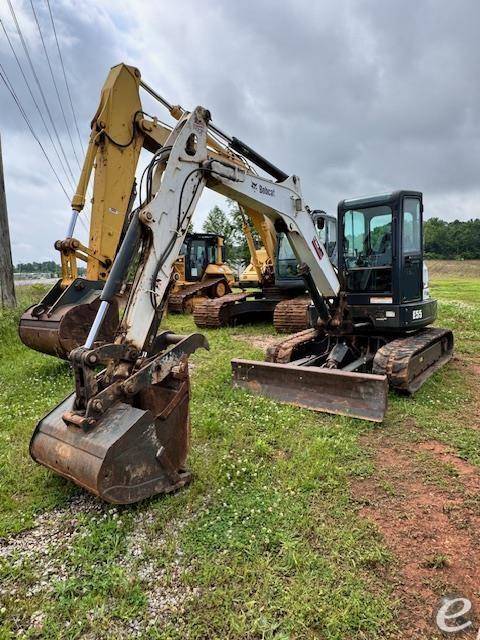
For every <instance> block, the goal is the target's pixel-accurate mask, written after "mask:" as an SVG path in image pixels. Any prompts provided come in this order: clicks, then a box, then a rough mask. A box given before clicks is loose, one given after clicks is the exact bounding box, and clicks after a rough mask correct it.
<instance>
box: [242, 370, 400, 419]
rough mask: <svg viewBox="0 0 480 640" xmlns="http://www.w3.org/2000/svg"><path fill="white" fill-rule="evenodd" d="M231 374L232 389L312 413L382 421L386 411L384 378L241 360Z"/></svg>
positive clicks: (381, 376) (385, 380)
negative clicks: (242, 390) (317, 412)
mask: <svg viewBox="0 0 480 640" xmlns="http://www.w3.org/2000/svg"><path fill="white" fill-rule="evenodd" d="M232 372H233V386H234V387H236V388H242V389H247V390H248V391H250V392H251V393H254V394H256V395H263V396H266V397H268V398H273V399H274V400H278V401H280V402H285V403H287V404H293V405H297V406H299V407H305V408H306V409H313V411H321V412H325V413H335V414H339V415H344V416H350V417H352V418H363V419H364V420H371V421H373V422H382V420H383V418H384V416H385V412H386V410H387V394H388V382H387V377H386V376H385V375H373V374H369V373H351V372H344V371H338V370H335V369H324V368H321V367H305V366H298V365H294V364H277V363H273V362H257V361H255V360H241V359H234V360H232Z"/></svg>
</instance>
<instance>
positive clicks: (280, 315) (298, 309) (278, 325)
mask: <svg viewBox="0 0 480 640" xmlns="http://www.w3.org/2000/svg"><path fill="white" fill-rule="evenodd" d="M311 304H312V301H311V299H310V298H309V297H307V296H299V297H298V298H290V299H289V300H282V301H281V302H279V303H278V304H277V306H276V307H275V311H274V313H273V326H274V327H275V330H276V331H278V333H296V332H297V331H303V330H304V329H308V327H309V318H308V308H309V306H310V305H311Z"/></svg>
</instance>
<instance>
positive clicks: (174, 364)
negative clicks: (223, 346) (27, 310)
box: [30, 331, 208, 504]
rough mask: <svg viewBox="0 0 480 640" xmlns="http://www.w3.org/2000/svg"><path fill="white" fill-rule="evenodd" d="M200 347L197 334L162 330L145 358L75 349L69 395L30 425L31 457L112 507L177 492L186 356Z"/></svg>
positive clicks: (113, 349) (124, 347) (122, 348)
mask: <svg viewBox="0 0 480 640" xmlns="http://www.w3.org/2000/svg"><path fill="white" fill-rule="evenodd" d="M201 347H203V348H205V349H208V342H207V340H206V339H205V338H204V336H202V335H201V334H198V333H194V334H191V335H189V336H181V335H175V334H173V333H170V332H167V331H165V332H163V333H160V334H159V335H158V336H157V337H156V338H155V340H154V343H153V345H152V347H151V349H150V351H149V353H148V354H147V355H142V354H140V353H139V352H138V351H137V350H136V349H133V348H132V347H130V346H129V345H128V344H104V345H102V346H99V347H96V348H92V349H87V348H85V347H80V348H78V349H76V350H75V351H73V352H72V354H71V361H72V364H73V367H74V371H75V386H76V392H75V393H74V394H71V395H70V396H68V397H67V398H66V399H65V400H64V401H63V402H62V403H61V404H60V405H58V406H57V407H56V408H55V409H54V410H53V411H52V412H51V413H49V414H48V415H47V416H45V417H44V418H43V419H42V420H41V421H40V422H39V423H38V425H37V427H36V429H35V431H34V434H33V436H32V439H31V442H30V454H31V456H32V458H33V459H34V460H35V461H36V462H38V463H40V464H42V465H44V466H46V467H48V468H50V469H52V470H53V471H55V472H56V473H58V474H60V475H62V476H64V477H66V478H68V479H70V480H73V481H74V482H75V483H76V484H78V485H80V486H81V487H84V488H85V489H87V490H88V491H90V492H92V493H94V494H95V495H97V496H99V497H100V498H102V499H103V500H106V501H107V502H112V503H118V504H128V503H132V502H137V501H139V500H142V499H144V498H147V497H149V496H152V495H155V494H159V493H168V492H171V491H174V490H176V489H178V488H180V487H182V486H184V485H185V484H187V483H188V482H189V480H190V478H191V474H190V473H189V472H188V471H187V470H186V459H187V454H188V449H189V431H190V424H189V373H188V357H189V355H190V354H192V353H194V352H195V351H196V349H198V348H201ZM100 366H104V367H106V368H105V369H103V370H102V371H101V372H100V373H97V370H98V367H100Z"/></svg>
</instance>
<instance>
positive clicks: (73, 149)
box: [30, 0, 82, 171]
mask: <svg viewBox="0 0 480 640" xmlns="http://www.w3.org/2000/svg"><path fill="white" fill-rule="evenodd" d="M30 6H31V8H32V12H33V17H34V18H35V22H36V24H37V29H38V34H39V36H40V40H41V42H42V47H43V52H44V53H45V58H46V59H47V64H48V68H49V70H50V76H51V78H52V83H53V86H54V88H55V93H56V94H57V99H58V104H59V105H60V111H61V112H62V116H63V121H64V123H65V129H66V131H67V134H68V137H69V139H70V144H71V145H72V151H73V155H74V156H75V160H76V161H77V165H78V168H79V170H80V171H81V170H82V168H81V166H80V162H79V160H78V157H77V152H76V151H75V146H74V144H73V139H72V134H71V133H70V128H69V126H68V123H67V116H66V115H65V110H64V108H63V103H62V100H61V98H60V92H59V90H58V86H57V81H56V80H55V75H54V73H53V69H52V64H51V62H50V56H49V55H48V51H47V47H46V44H45V40H44V38H43V33H42V29H41V27H40V22H39V20H38V16H37V12H36V11H35V7H34V5H33V1H32V0H30Z"/></svg>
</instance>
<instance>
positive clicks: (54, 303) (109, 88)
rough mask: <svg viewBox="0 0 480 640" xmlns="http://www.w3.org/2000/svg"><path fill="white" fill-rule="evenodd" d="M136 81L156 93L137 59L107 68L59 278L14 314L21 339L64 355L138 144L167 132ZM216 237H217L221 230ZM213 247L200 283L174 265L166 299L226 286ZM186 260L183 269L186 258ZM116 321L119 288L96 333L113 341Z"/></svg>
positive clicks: (177, 112) (95, 303)
mask: <svg viewBox="0 0 480 640" xmlns="http://www.w3.org/2000/svg"><path fill="white" fill-rule="evenodd" d="M140 87H142V88H143V89H144V90H145V91H147V92H148V93H150V94H153V96H154V97H156V96H157V94H156V93H155V92H154V91H153V89H152V88H151V87H149V86H148V85H147V84H145V83H144V82H143V81H142V79H141V75H140V72H139V70H138V69H136V68H135V67H131V66H127V65H125V64H119V65H117V66H115V67H113V68H112V69H111V70H110V73H109V74H108V77H107V79H106V81H105V84H104V86H103V88H102V92H101V96H100V103H99V106H98V108H97V111H96V113H95V115H94V117H93V119H92V122H91V135H90V140H89V144H88V149H87V153H86V156H85V160H84V164H83V167H82V171H81V174H80V178H79V182H78V185H77V190H76V193H75V195H74V196H73V199H72V217H71V221H70V224H69V227H68V231H67V238H66V239H65V240H58V241H57V242H56V243H55V248H56V249H57V250H58V251H59V252H60V256H61V266H62V278H61V280H59V281H58V282H57V283H56V284H55V285H54V286H53V288H52V289H51V290H50V291H48V293H47V294H46V295H45V297H44V298H43V299H42V300H41V301H40V303H38V304H35V305H33V306H32V307H30V308H29V309H27V310H26V311H25V313H24V314H23V315H22V317H21V319H20V324H19V335H20V338H21V340H22V342H23V343H24V344H25V345H26V346H27V347H30V348H32V349H35V350H37V351H40V352H43V353H47V354H49V355H54V356H58V357H60V358H64V359H67V358H68V355H69V353H70V351H71V350H72V349H74V348H75V347H77V346H80V345H82V344H84V342H85V339H86V337H87V333H88V327H89V326H90V325H91V323H92V322H93V319H94V318H95V314H96V312H97V310H98V307H99V305H100V293H101V290H102V288H103V286H104V283H105V280H106V278H107V276H108V274H109V272H110V269H111V266H112V264H113V260H114V258H115V255H116V252H117V249H118V246H119V243H120V241H121V238H122V236H123V234H124V233H125V230H126V226H127V221H128V217H129V214H130V213H131V210H132V207H133V203H134V200H135V197H136V183H135V172H136V169H137V165H138V161H139V157H140V152H141V150H142V149H145V150H147V151H149V152H151V153H154V152H156V151H157V150H158V149H159V148H161V146H162V145H163V144H164V143H165V141H166V139H167V138H168V136H169V135H170V134H171V127H169V126H167V125H164V124H162V123H160V122H159V121H158V119H157V118H156V117H153V116H149V115H148V114H146V113H145V112H144V111H143V110H142V103H141V100H140ZM168 111H169V113H170V115H171V116H172V117H173V118H175V119H176V120H178V118H180V117H181V115H182V113H183V110H182V109H181V108H180V107H179V106H173V105H169V107H168ZM208 144H209V147H210V149H211V152H212V153H215V149H217V148H218V144H217V143H216V142H215V141H214V140H213V139H212V138H211V137H209V143H208ZM222 153H225V152H224V151H222ZM230 155H231V156H232V153H230ZM92 173H93V175H94V179H93V198H92V207H91V217H90V229H89V244H88V246H85V245H83V244H82V243H81V242H80V241H79V240H77V239H76V238H74V237H73V234H74V230H75V226H76V222H77V219H78V216H79V215H80V212H81V211H82V210H83V208H84V206H85V202H86V194H87V189H88V186H89V183H90V179H91V177H92ZM147 188H148V185H147ZM140 196H142V194H141V193H140ZM218 244H221V239H220V238H219V239H218ZM210 245H211V241H209V242H208V243H205V250H206V251H208V250H209V246H210ZM218 255H219V254H218V253H217V255H216V256H215V259H213V260H212V261H211V263H210V265H208V266H207V268H206V269H205V271H206V272H207V273H206V274H205V275H206V277H205V278H204V282H203V283H200V282H198V278H195V277H193V278H192V281H191V282H185V281H181V279H180V273H179V277H178V278H177V284H176V287H174V289H173V291H172V293H174V294H175V295H176V298H175V299H174V300H172V304H171V309H173V308H174V307H175V306H177V307H178V306H179V303H178V298H179V296H178V294H179V291H180V289H182V292H183V294H182V296H181V297H182V298H183V299H184V300H185V305H186V306H188V305H189V304H191V302H189V301H188V300H187V299H190V298H191V297H192V291H191V290H190V291H185V289H186V288H187V287H188V285H192V286H193V288H195V293H196V295H197V296H198V295H200V294H203V295H204V296H208V297H215V296H216V295H222V293H224V292H227V291H229V290H230V282H231V281H232V279H233V277H232V276H231V272H230V270H229V269H228V267H227V265H225V264H220V263H219V261H218ZM78 260H81V261H83V262H85V263H86V265H87V268H86V277H85V278H81V277H79V276H78V265H77V261H78ZM186 268H187V271H188V270H189V266H188V264H187V265H186ZM190 271H191V270H190ZM119 293H121V292H119ZM202 299H203V298H202ZM180 306H181V305H180ZM118 322H119V304H118V296H117V297H116V298H115V300H113V301H112V304H111V305H110V307H109V312H108V316H107V317H106V318H105V321H104V323H103V325H102V329H101V335H100V336H99V338H101V339H104V340H106V341H111V340H112V339H113V336H114V335H115V330H116V328H117V326H118Z"/></svg>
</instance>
